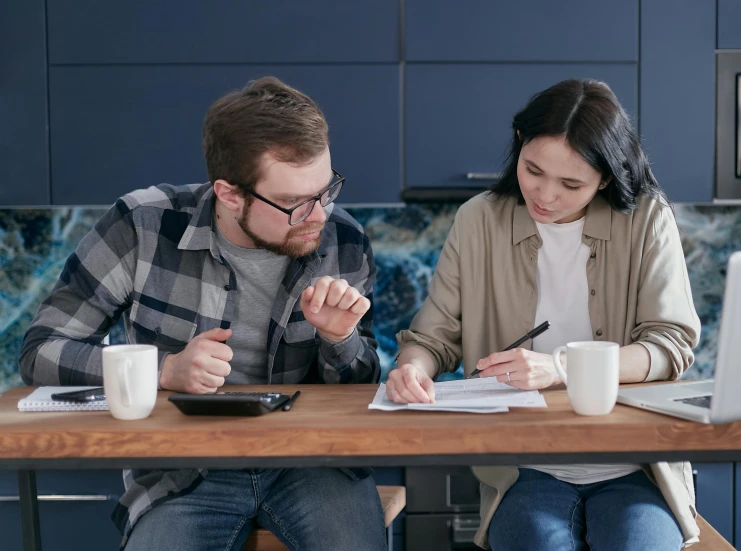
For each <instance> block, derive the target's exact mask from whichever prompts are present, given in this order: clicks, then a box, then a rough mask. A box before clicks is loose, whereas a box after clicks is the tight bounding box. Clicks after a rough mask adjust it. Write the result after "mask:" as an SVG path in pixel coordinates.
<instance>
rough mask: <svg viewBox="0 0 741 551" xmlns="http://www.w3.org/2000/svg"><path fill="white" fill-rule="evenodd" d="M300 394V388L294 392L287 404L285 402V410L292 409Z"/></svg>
mask: <svg viewBox="0 0 741 551" xmlns="http://www.w3.org/2000/svg"><path fill="white" fill-rule="evenodd" d="M299 396H301V391H300V390H297V391H296V392H294V394H293V396H291V397H290V398H289V400H288V401H287V402H286V403H285V404H283V411H288V410H289V409H291V408H292V407H293V404H294V403H296V400H297V399H298V397H299Z"/></svg>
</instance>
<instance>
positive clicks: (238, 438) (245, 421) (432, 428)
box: [0, 385, 741, 459]
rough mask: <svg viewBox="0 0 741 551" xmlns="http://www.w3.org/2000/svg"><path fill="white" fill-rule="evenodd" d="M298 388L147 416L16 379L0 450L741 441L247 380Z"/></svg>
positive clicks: (558, 397)
mask: <svg viewBox="0 0 741 551" xmlns="http://www.w3.org/2000/svg"><path fill="white" fill-rule="evenodd" d="M246 388H247V387H244V388H242V389H243V390H244V389H246ZM297 388H301V397H300V398H299V400H298V401H297V402H296V404H295V406H294V407H293V409H292V410H291V411H289V412H283V411H276V412H273V413H270V414H267V415H263V416H260V417H205V416H198V417H196V416H186V415H183V414H182V413H180V411H179V410H178V409H177V408H176V407H175V406H174V405H172V404H171V403H170V402H168V401H167V396H168V394H169V392H160V393H159V395H158V400H157V405H156V407H155V409H154V411H153V412H152V415H151V416H150V417H149V418H147V419H143V420H138V421H120V420H117V419H114V418H113V417H111V415H110V414H109V413H108V412H93V411H89V412H23V413H21V412H19V411H18V409H17V403H18V400H19V399H20V398H23V397H25V396H27V395H28V394H29V393H30V392H31V391H32V390H33V388H32V387H18V388H13V389H11V390H9V391H8V392H6V393H5V394H3V395H2V396H0V459H22V458H27V459H42V458H43V459H52V458H122V457H124V458H126V457H131V458H134V457H136V458H155V457H156V458H170V457H191V458H200V457H222V458H224V457H225V458H230V457H295V456H301V457H309V456H333V457H338V456H339V457H342V456H415V455H416V456H419V455H435V454H443V455H444V454H460V455H471V454H515V453H554V454H557V453H583V452H626V451H669V450H675V451H676V450H682V451H688V450H741V423H729V424H724V425H703V424H699V423H693V422H690V421H683V420H680V419H676V418H673V417H668V416H664V415H660V414H656V413H651V412H648V411H644V410H640V409H635V408H630V407H626V406H621V405H617V406H615V409H614V410H613V412H612V413H611V414H610V415H606V416H600V417H583V416H580V415H577V414H575V413H574V412H573V411H572V409H571V407H570V405H569V403H568V398H567V396H566V393H565V391H563V390H552V391H545V392H544V393H543V394H544V396H545V399H546V402H547V403H548V408H543V409H536V408H520V409H513V410H512V411H510V412H509V413H497V414H467V413H445V412H411V411H403V412H382V411H370V410H368V404H369V402H370V401H371V400H372V398H373V396H374V394H375V391H376V389H377V388H378V387H377V386H376V385H326V386H325V385H304V386H301V387H299V386H293V385H286V386H282V385H272V386H270V387H249V390H270V391H272V392H276V391H280V392H284V393H288V394H291V393H293V391H294V390H296V389H297ZM230 390H240V387H230Z"/></svg>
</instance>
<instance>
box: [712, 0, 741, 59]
mask: <svg viewBox="0 0 741 551" xmlns="http://www.w3.org/2000/svg"><path fill="white" fill-rule="evenodd" d="M717 1H718V48H720V49H739V48H741V25H740V24H739V22H741V2H740V1H739V0H717Z"/></svg>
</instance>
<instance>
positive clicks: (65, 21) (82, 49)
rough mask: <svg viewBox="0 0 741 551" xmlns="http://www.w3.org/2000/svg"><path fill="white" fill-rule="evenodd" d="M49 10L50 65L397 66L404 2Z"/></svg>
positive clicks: (88, 4)
mask: <svg viewBox="0 0 741 551" xmlns="http://www.w3.org/2000/svg"><path fill="white" fill-rule="evenodd" d="M47 4H48V10H49V60H50V63H52V64H69V63H72V64H75V63H276V62H282V63H286V62H314V61H333V62H358V61H372V62H383V61H386V62H390V61H397V60H398V59H399V15H398V14H399V0H353V1H352V2H337V1H335V0H302V1H301V2H296V1H294V0H271V1H270V2H257V1H254V0H253V1H245V0H220V1H218V2H213V1H210V0H190V1H187V2H181V1H179V0H156V1H150V0H134V1H130V2H99V1H96V0H49V1H48V2H47Z"/></svg>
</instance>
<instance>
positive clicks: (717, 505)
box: [692, 463, 733, 542]
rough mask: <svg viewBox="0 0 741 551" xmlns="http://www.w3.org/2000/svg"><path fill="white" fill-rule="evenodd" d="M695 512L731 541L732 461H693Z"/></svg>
mask: <svg viewBox="0 0 741 551" xmlns="http://www.w3.org/2000/svg"><path fill="white" fill-rule="evenodd" d="M692 467H693V468H694V471H695V494H696V498H697V512H698V513H700V514H701V515H702V516H703V518H704V519H705V520H707V521H708V523H710V525H711V526H712V527H713V528H715V529H716V530H717V531H718V532H719V533H720V535H721V536H723V537H724V538H725V539H727V540H728V541H729V542H732V541H733V463H693V464H692Z"/></svg>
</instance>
